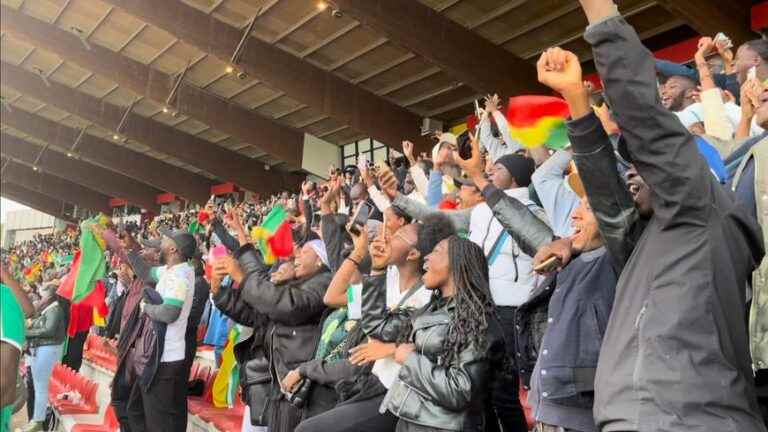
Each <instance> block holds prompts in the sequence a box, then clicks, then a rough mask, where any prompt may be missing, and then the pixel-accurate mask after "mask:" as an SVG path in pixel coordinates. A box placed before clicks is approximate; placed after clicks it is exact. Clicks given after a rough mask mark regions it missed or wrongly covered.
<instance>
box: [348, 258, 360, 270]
mask: <svg viewBox="0 0 768 432" xmlns="http://www.w3.org/2000/svg"><path fill="white" fill-rule="evenodd" d="M347 259H348V260H349V261H352V264H354V265H355V267H357V268H360V263H359V262H357V261H356V260H355V259H353V258H352V257H347Z"/></svg>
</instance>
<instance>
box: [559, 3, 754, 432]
mask: <svg viewBox="0 0 768 432" xmlns="http://www.w3.org/2000/svg"><path fill="white" fill-rule="evenodd" d="M584 37H585V39H586V40H587V42H589V43H590V44H591V45H592V47H593V53H594V57H595V64H596V66H597V69H598V72H599V73H600V77H601V78H602V79H603V82H604V83H605V89H606V95H607V97H608V99H609V100H610V101H611V104H612V108H613V114H614V116H615V117H616V121H617V123H618V124H619V125H620V126H621V129H622V135H623V137H624V139H626V144H627V148H628V151H629V153H630V156H631V158H632V160H633V162H634V164H635V167H636V168H637V170H638V172H639V174H640V175H641V176H642V177H643V179H644V180H645V182H646V184H647V185H648V186H649V188H650V189H651V191H652V192H651V194H652V198H653V204H652V205H653V211H654V213H653V216H652V217H651V218H650V220H648V223H647V226H645V228H644V230H642V233H641V234H640V233H638V234H639V235H637V236H636V238H637V239H638V240H637V243H636V245H635V246H634V247H633V248H632V249H631V250H627V251H626V252H627V255H626V256H628V259H627V261H626V265H624V267H623V271H622V273H621V276H620V278H619V281H618V284H617V287H616V300H615V302H614V306H613V311H612V313H611V317H610V319H609V321H608V327H607V330H606V334H605V338H604V341H603V345H602V349H601V352H600V358H599V362H598V368H597V375H596V379H595V410H594V416H595V420H596V423H597V426H598V428H599V429H600V430H602V431H606V432H608V431H623V430H637V431H643V432H644V431H662V432H663V431H680V430H701V431H713V432H714V431H733V432H735V431H747V430H748V431H765V430H766V429H765V425H764V424H763V422H762V420H761V418H760V415H759V410H758V407H757V402H756V398H755V391H754V384H753V377H752V367H751V361H750V356H749V342H748V340H747V331H746V325H745V323H746V322H747V320H746V316H745V311H744V304H745V287H746V285H747V278H748V277H749V276H750V275H751V273H752V271H753V270H754V269H755V267H756V266H757V264H758V263H759V262H760V261H761V260H762V258H763V255H764V250H763V240H762V235H761V233H760V229H759V227H758V225H757V223H756V221H755V220H754V218H753V217H751V216H749V215H748V214H747V213H746V211H745V209H744V207H743V206H739V205H737V203H736V202H735V197H734V196H733V194H731V193H730V192H729V191H728V190H726V188H724V187H722V186H721V185H720V184H719V183H717V181H716V180H715V179H714V178H713V177H712V176H711V175H710V173H709V168H708V166H707V164H706V162H705V161H704V159H703V158H702V157H701V156H700V155H699V153H698V149H697V147H696V145H695V143H694V140H693V137H692V136H691V135H690V134H689V133H688V131H686V130H685V129H684V128H683V127H682V125H681V124H680V123H679V121H678V120H677V118H676V117H675V115H674V114H673V113H671V112H669V111H667V110H666V109H664V107H663V106H662V105H661V103H660V100H659V95H658V91H657V89H656V78H655V67H654V66H655V65H654V60H653V56H652V55H651V53H650V52H648V50H647V49H646V48H645V47H644V46H643V44H642V42H641V41H640V39H639V37H638V36H637V33H636V32H635V31H634V29H632V27H630V26H629V25H628V24H627V23H626V21H625V20H624V19H623V18H621V17H620V16H618V15H616V16H613V17H610V18H607V19H605V20H603V21H601V22H598V23H593V24H592V25H591V26H590V27H589V28H588V29H587V31H586V33H585V35H584ZM573 144H574V152H575V153H577V154H583V155H588V154H590V153H591V152H593V151H594V150H595V148H593V147H591V146H588V145H584V146H578V145H577V144H576V143H573ZM594 145H595V144H592V146H594ZM597 145H598V146H599V145H601V144H599V143H598V144H597ZM577 164H578V159H577ZM607 169H609V168H604V170H605V171H602V174H603V176H615V167H611V168H610V171H607ZM579 172H583V169H582V168H581V167H579ZM582 181H583V183H584V187H585V189H586V191H587V195H590V194H591V191H592V190H594V189H595V188H597V187H599V184H598V183H596V182H595V181H590V180H588V179H586V178H582ZM591 205H592V209H593V211H594V212H595V215H596V216H597V218H598V221H600V220H603V221H607V222H612V223H614V224H615V223H616V222H619V221H620V219H618V218H617V217H616V214H615V213H614V212H613V211H612V208H611V207H610V202H608V201H606V202H600V203H591ZM616 207H617V208H619V207H620V206H616ZM617 232H618V231H617ZM608 235H611V234H610V233H608ZM614 255H615V254H614ZM670 383H673V384H674V385H671V384H670Z"/></svg>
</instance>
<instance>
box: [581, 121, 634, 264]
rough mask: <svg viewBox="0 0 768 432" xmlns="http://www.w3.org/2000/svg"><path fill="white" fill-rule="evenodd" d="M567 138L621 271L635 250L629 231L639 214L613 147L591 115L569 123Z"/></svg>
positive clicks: (605, 237)
mask: <svg viewBox="0 0 768 432" xmlns="http://www.w3.org/2000/svg"><path fill="white" fill-rule="evenodd" d="M568 136H569V137H570V139H571V145H572V146H573V150H574V154H573V158H574V160H575V161H576V166H577V168H578V170H579V177H581V181H582V183H583V184H584V190H585V191H586V192H587V199H588V200H589V205H590V207H591V208H592V211H593V212H594V214H595V218H596V219H597V224H598V228H599V229H600V234H601V235H602V237H603V240H604V241H605V246H606V248H607V249H608V251H609V252H610V253H611V256H612V257H613V258H614V262H615V263H616V265H617V266H618V268H619V269H621V268H623V267H624V264H626V262H627V260H629V256H630V255H631V254H632V250H633V249H634V247H635V236H634V235H633V232H632V231H633V230H634V229H636V227H637V225H636V222H637V220H638V214H637V210H636V209H635V203H634V200H633V199H632V195H631V194H630V193H629V190H628V189H627V186H626V184H625V183H624V180H623V179H622V178H621V177H620V176H619V172H618V170H617V161H616V155H615V153H614V152H613V145H612V144H611V141H610V139H608V135H607V134H606V133H605V130H604V129H603V127H602V125H601V124H600V120H599V119H598V118H597V116H596V115H595V114H594V113H592V112H590V113H589V114H587V115H586V116H584V117H581V118H578V119H576V120H572V121H570V122H568Z"/></svg>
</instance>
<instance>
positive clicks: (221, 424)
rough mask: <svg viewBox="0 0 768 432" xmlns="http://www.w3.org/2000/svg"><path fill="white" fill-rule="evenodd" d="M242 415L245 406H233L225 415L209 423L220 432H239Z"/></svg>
mask: <svg viewBox="0 0 768 432" xmlns="http://www.w3.org/2000/svg"><path fill="white" fill-rule="evenodd" d="M244 414H245V406H244V405H242V404H240V405H239V406H238V405H235V407H234V408H232V409H229V410H227V412H226V413H223V414H221V415H218V416H216V417H214V418H213V420H212V421H211V422H210V423H211V424H212V425H213V426H214V427H215V428H216V429H218V430H219V431H221V432H239V431H240V430H241V429H242V424H243V415H244Z"/></svg>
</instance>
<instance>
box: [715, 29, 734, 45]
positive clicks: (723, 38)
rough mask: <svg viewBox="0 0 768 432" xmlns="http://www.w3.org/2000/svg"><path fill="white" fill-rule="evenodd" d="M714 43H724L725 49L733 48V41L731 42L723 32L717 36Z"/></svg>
mask: <svg viewBox="0 0 768 432" xmlns="http://www.w3.org/2000/svg"><path fill="white" fill-rule="evenodd" d="M712 42H714V43H715V44H718V43H719V42H724V45H723V49H729V48H733V41H731V38H729V37H728V36H726V35H725V33H723V32H720V33H718V34H716V35H715V38H714V39H713V40H712Z"/></svg>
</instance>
